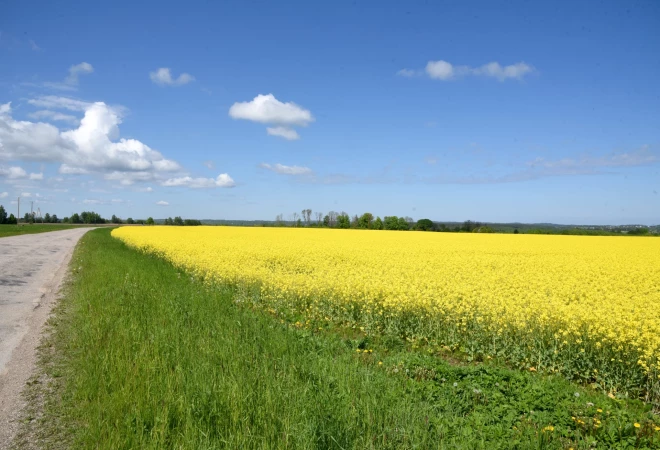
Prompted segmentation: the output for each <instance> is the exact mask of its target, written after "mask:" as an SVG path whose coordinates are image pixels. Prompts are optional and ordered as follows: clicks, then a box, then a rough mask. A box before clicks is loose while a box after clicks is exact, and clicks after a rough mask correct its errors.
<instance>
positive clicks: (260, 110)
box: [229, 94, 314, 140]
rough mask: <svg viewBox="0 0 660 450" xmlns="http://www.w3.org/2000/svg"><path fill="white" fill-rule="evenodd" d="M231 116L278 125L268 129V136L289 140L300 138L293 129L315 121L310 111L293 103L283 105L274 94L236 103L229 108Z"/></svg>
mask: <svg viewBox="0 0 660 450" xmlns="http://www.w3.org/2000/svg"><path fill="white" fill-rule="evenodd" d="M229 116H230V117H231V118H233V119H240V120H249V121H252V122H257V123H263V124H268V125H276V126H275V127H268V128H267V129H266V131H267V132H268V134H269V135H271V136H279V137H283V138H285V139H288V140H295V139H299V137H300V136H298V133H297V132H296V131H295V130H293V128H292V127H306V126H307V125H309V124H310V123H312V122H313V121H314V117H313V116H312V113H311V112H310V111H309V110H308V109H305V108H303V107H301V106H299V105H297V104H295V103H293V102H287V103H283V102H281V101H279V100H278V99H276V98H275V96H274V95H273V94H268V95H262V94H259V95H257V96H256V97H255V98H254V99H252V101H249V102H236V103H234V104H233V105H232V106H231V108H229Z"/></svg>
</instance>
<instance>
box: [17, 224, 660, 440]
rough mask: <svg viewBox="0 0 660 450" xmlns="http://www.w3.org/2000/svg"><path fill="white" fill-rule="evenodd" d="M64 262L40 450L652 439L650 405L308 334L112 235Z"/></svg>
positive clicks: (344, 336) (40, 390)
mask: <svg viewBox="0 0 660 450" xmlns="http://www.w3.org/2000/svg"><path fill="white" fill-rule="evenodd" d="M219 257H221V255H219ZM71 267H72V268H73V269H72V275H71V278H70V280H69V281H68V284H67V287H66V289H65V296H64V298H63V300H62V301H61V302H60V304H59V306H58V307H57V308H56V310H55V314H54V317H53V318H52V319H51V320H50V322H49V323H50V325H49V329H50V331H51V333H49V335H48V337H47V338H46V340H45V342H44V343H43V346H42V349H41V370H42V371H43V374H42V375H41V376H40V377H37V378H35V379H34V380H33V382H32V383H30V384H31V386H30V387H29V389H28V393H31V395H33V398H38V397H40V396H41V397H43V398H45V400H44V401H43V405H44V406H43V411H41V413H40V415H39V417H40V418H39V419H38V420H33V421H31V422H30V423H28V424H26V425H25V427H26V428H25V429H24V435H27V434H29V433H33V435H36V436H37V437H39V438H40V439H41V440H42V441H41V442H42V444H43V445H44V446H45V447H47V448H107V449H129V448H141V449H142V448H146V449H150V448H153V449H160V448H177V449H205V448H227V449H239V448H240V449H275V448H277V449H279V448H282V449H285V448H286V449H313V448H319V449H369V448H383V449H387V448H393V449H394V448H396V449H399V448H404V449H405V448H418V449H430V448H466V449H479V448H483V449H495V448H520V449H527V448H553V449H562V448H565V449H567V448H570V447H573V448H576V449H577V448H583V449H586V448H594V447H599V448H653V447H654V446H655V448H658V446H659V441H660V433H658V432H655V431H654V427H655V426H656V425H653V421H655V422H656V423H658V420H657V417H655V416H653V415H652V413H651V412H650V411H649V409H650V408H649V407H648V406H647V405H644V404H643V403H641V402H638V401H627V400H615V399H609V398H607V397H605V396H603V395H601V394H598V393H596V392H593V391H589V390H586V389H584V388H581V387H577V386H576V385H574V384H571V383H569V382H567V381H565V380H563V379H560V378H550V377H543V376H538V375H536V374H531V373H524V372H520V371H516V370H511V369H507V368H502V367H496V366H491V365H484V364H473V365H465V364H458V363H454V364H450V363H448V362H447V361H444V360H442V359H440V358H438V357H437V356H434V355H425V354H423V353H421V352H416V351H411V350H409V349H408V348H407V347H406V345H405V344H404V343H403V342H401V341H397V340H395V339H393V340H391V341H388V340H387V339H382V340H380V341H378V342H370V341H369V340H368V338H366V337H364V336H362V335H360V333H359V332H355V331H350V330H334V331H330V332H328V331H324V332H318V331H317V332H314V331H310V330H305V329H304V328H302V327H299V326H296V325H295V324H289V323H286V322H282V321H281V320H279V319H276V318H274V317H272V316H270V315H268V314H267V313H264V312H261V311H258V310H253V309H251V308H250V307H247V306H245V305H244V304H241V303H237V302H236V301H235V299H237V298H240V295H236V294H237V293H236V292H235V290H234V288H232V287H231V286H226V287H218V288H215V289H210V288H207V287H205V286H204V285H202V284H201V283H199V282H198V281H196V280H194V279H191V278H190V277H189V276H188V275H186V274H183V273H181V272H180V271H179V270H177V269H176V268H175V267H173V266H172V265H171V264H169V263H167V262H165V261H163V260H161V259H158V258H157V257H154V256H149V255H145V254H141V253H138V252H137V251H135V250H131V249H129V248H128V247H126V246H125V245H124V244H123V243H121V242H120V241H118V240H115V239H113V238H112V237H111V236H110V230H107V229H100V230H94V231H92V232H89V233H87V234H86V235H85V236H84V237H83V238H82V240H81V242H80V244H79V246H78V247H77V249H76V251H75V253H74V256H73V259H72V262H71ZM370 349H371V350H373V352H369V350H370ZM365 350H366V352H365ZM381 362H382V364H380V363H381ZM40 380H41V381H43V380H48V382H47V383H43V382H40ZM33 409H34V405H33ZM598 409H602V410H603V411H602V412H598ZM41 414H42V415H41ZM594 418H597V419H598V420H600V426H599V427H595V426H594V423H595V422H594ZM580 422H583V423H580ZM634 423H639V424H640V426H639V428H636V427H635V426H634ZM548 426H552V427H554V429H552V430H551V429H546V430H545V431H543V429H544V428H545V427H548ZM26 430H27V431H26ZM30 430H32V431H30ZM26 433H27V434H26Z"/></svg>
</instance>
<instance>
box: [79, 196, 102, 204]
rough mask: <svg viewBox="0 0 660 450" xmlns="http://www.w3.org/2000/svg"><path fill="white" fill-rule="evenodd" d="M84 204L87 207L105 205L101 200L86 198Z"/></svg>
mask: <svg viewBox="0 0 660 450" xmlns="http://www.w3.org/2000/svg"><path fill="white" fill-rule="evenodd" d="M82 202H83V203H84V204H86V205H100V204H102V203H104V202H102V201H101V200H96V199H89V198H86V199H85V200H83V201H82Z"/></svg>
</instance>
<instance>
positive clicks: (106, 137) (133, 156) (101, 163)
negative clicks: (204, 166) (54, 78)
mask: <svg viewBox="0 0 660 450" xmlns="http://www.w3.org/2000/svg"><path fill="white" fill-rule="evenodd" d="M120 123H121V117H120V116H119V114H118V113H117V112H116V111H115V110H113V109H112V108H111V107H109V106H108V105H106V104H105V103H103V102H96V103H91V104H88V106H87V109H86V110H85V115H84V117H83V118H82V120H81V121H80V126H79V127H78V128H76V129H73V130H69V131H60V130H59V129H58V128H57V127H55V126H53V125H51V124H47V123H41V122H36V123H35V122H29V121H17V120H14V119H13V118H12V116H11V105H10V104H9V103H7V104H4V105H0V159H5V160H27V161H40V162H59V163H61V164H62V166H60V173H84V172H85V171H99V172H113V171H114V172H150V173H157V172H172V171H177V170H179V169H180V166H179V164H178V163H176V162H175V161H172V160H168V159H166V158H164V157H163V155H161V154H160V153H159V152H158V151H156V150H153V149H151V148H150V147H149V146H147V145H146V144H144V143H142V142H140V141H138V140H136V139H124V138H121V139H118V136H119V128H118V126H119V124H120Z"/></svg>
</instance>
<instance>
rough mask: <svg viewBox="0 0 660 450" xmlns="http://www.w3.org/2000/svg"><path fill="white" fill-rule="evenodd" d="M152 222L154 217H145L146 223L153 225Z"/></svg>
mask: <svg viewBox="0 0 660 450" xmlns="http://www.w3.org/2000/svg"><path fill="white" fill-rule="evenodd" d="M153 224H154V218H153V217H148V218H147V225H153Z"/></svg>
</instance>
